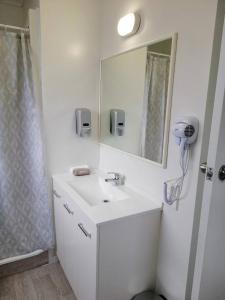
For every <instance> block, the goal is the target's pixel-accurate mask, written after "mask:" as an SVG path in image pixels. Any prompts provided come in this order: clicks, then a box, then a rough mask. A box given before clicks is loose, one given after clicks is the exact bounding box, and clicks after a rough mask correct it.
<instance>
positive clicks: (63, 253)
mask: <svg viewBox="0 0 225 300" xmlns="http://www.w3.org/2000/svg"><path fill="white" fill-rule="evenodd" d="M54 214H55V229H56V247H57V256H58V258H59V261H60V263H61V265H62V267H63V270H64V272H65V274H66V276H67V278H68V280H69V282H70V283H71V285H72V287H73V289H74V292H75V293H76V288H77V286H76V285H74V282H75V283H77V276H78V272H77V261H78V260H79V258H78V253H77V244H78V237H77V236H76V231H75V229H74V228H75V225H74V224H75V223H76V208H75V206H74V205H73V203H72V202H71V200H70V199H69V197H68V196H67V195H66V194H65V193H64V192H63V190H62V189H60V188H59V186H58V185H56V184H55V183H54Z"/></svg>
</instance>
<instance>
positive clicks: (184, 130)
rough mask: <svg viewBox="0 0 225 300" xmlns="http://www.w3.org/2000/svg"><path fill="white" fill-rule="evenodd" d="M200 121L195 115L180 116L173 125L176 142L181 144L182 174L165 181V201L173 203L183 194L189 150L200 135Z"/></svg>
mask: <svg viewBox="0 0 225 300" xmlns="http://www.w3.org/2000/svg"><path fill="white" fill-rule="evenodd" d="M198 129H199V122H198V119H197V118H195V117H180V118H178V119H177V120H176V122H175V124H174V126H173V135H174V137H175V142H176V143H177V144H178V145H179V146H180V167H181V170H182V175H181V176H180V177H178V178H176V179H172V180H168V181H166V182H164V201H165V202H166V203H167V204H169V205H172V204H173V203H174V202H175V201H178V200H179V199H180V196H181V192H182V188H183V182H184V178H185V176H186V174H187V171H188V164H189V150H190V145H191V144H193V143H194V142H195V141H196V139H197V136H198Z"/></svg>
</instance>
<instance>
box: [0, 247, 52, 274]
mask: <svg viewBox="0 0 225 300" xmlns="http://www.w3.org/2000/svg"><path fill="white" fill-rule="evenodd" d="M48 263H49V252H48V251H45V252H43V253H41V254H38V255H36V256H33V257H29V258H25V259H22V260H18V261H15V262H12V263H8V264H5V265H2V266H0V278H3V277H7V276H10V275H14V274H17V273H21V272H25V271H28V270H31V269H34V268H37V267H39V266H42V265H45V264H48Z"/></svg>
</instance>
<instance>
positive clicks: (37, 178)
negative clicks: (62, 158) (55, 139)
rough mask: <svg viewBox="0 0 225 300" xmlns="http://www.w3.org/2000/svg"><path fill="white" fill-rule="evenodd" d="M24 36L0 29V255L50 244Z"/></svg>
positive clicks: (41, 153) (38, 126)
mask: <svg viewBox="0 0 225 300" xmlns="http://www.w3.org/2000/svg"><path fill="white" fill-rule="evenodd" d="M44 162H45V160H44V151H43V142H42V134H41V114H40V107H39V105H38V103H37V102H36V99H35V97H34V92H33V81H32V67H31V58H30V52H29V38H28V37H25V36H24V35H23V34H21V35H18V34H15V33H4V32H2V33H0V259H4V258H9V257H14V256H17V255H21V254H27V253H30V252H33V251H35V250H37V249H43V250H47V249H49V248H51V247H52V246H53V230H52V215H51V210H50V201H49V191H48V179H47V174H46V168H45V163H44Z"/></svg>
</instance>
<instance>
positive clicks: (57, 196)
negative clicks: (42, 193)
mask: <svg viewBox="0 0 225 300" xmlns="http://www.w3.org/2000/svg"><path fill="white" fill-rule="evenodd" d="M53 195H54V196H56V198H61V196H60V195H59V194H58V193H57V192H56V190H53Z"/></svg>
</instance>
